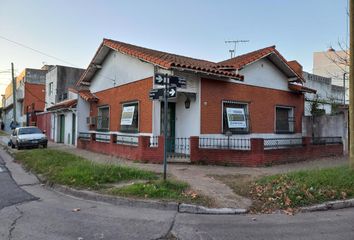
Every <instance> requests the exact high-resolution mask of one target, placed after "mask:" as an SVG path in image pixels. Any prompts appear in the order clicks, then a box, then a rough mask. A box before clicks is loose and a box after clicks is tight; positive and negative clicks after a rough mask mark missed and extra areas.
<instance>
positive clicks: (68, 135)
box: [53, 111, 77, 145]
mask: <svg viewBox="0 0 354 240" xmlns="http://www.w3.org/2000/svg"><path fill="white" fill-rule="evenodd" d="M60 115H64V116H65V126H64V127H65V130H64V144H67V145H71V144H72V127H73V125H72V117H73V112H71V111H65V112H60V113H56V114H55V124H54V132H55V136H54V138H53V139H54V142H59V136H60V130H61V129H60V125H59V116H60ZM76 116H77V115H76ZM76 121H77V119H76ZM75 124H76V123H75ZM76 129H77V128H76ZM76 137H77V130H76Z"/></svg>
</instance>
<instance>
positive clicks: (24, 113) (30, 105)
mask: <svg viewBox="0 0 354 240" xmlns="http://www.w3.org/2000/svg"><path fill="white" fill-rule="evenodd" d="M46 72H47V71H46V70H44V69H32V68H26V69H24V70H23V71H22V72H21V73H20V75H19V76H18V77H16V103H15V104H16V121H17V124H18V125H19V126H30V125H36V113H38V112H42V111H43V110H44V105H45V85H44V84H45V74H46ZM4 99H5V103H4V112H5V116H4V122H5V130H6V131H10V130H11V128H10V124H11V122H12V121H13V120H14V113H13V86H12V83H10V84H9V85H8V86H7V87H6V89H5V96H4Z"/></svg>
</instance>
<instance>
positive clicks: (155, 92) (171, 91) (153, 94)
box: [149, 87, 177, 100]
mask: <svg viewBox="0 0 354 240" xmlns="http://www.w3.org/2000/svg"><path fill="white" fill-rule="evenodd" d="M164 90H165V89H164V88H155V89H151V90H150V92H149V98H150V99H151V100H162V99H163V93H164ZM176 96H177V88H176V87H169V88H168V89H167V97H168V98H175V97H176Z"/></svg>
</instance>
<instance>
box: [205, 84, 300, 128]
mask: <svg viewBox="0 0 354 240" xmlns="http://www.w3.org/2000/svg"><path fill="white" fill-rule="evenodd" d="M223 100H233V101H239V102H246V103H249V105H248V109H249V116H250V127H251V128H250V131H251V133H274V132H275V129H274V125H275V106H277V105H284V106H291V107H295V109H294V114H295V132H296V133H301V120H302V119H301V118H302V116H303V114H304V96H303V95H302V94H296V93H291V92H287V91H281V90H274V89H268V88H262V87H255V86H249V85H243V84H235V83H228V82H222V81H216V80H211V79H202V81H201V133H202V134H217V133H221V132H222V101H223Z"/></svg>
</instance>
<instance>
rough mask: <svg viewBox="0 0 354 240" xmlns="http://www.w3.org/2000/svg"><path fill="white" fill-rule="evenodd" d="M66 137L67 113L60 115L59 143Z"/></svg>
mask: <svg viewBox="0 0 354 240" xmlns="http://www.w3.org/2000/svg"><path fill="white" fill-rule="evenodd" d="M64 137H65V115H64V114H62V115H59V139H58V140H59V141H58V142H59V143H64Z"/></svg>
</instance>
